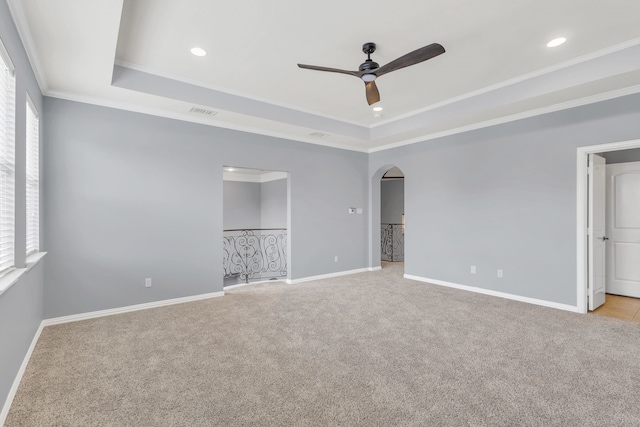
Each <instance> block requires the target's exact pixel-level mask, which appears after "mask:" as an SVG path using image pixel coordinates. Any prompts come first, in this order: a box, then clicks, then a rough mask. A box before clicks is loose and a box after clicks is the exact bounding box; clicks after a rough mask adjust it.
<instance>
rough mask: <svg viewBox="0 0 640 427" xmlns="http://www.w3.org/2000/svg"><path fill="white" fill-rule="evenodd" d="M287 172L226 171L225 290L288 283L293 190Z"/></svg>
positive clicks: (224, 222)
mask: <svg viewBox="0 0 640 427" xmlns="http://www.w3.org/2000/svg"><path fill="white" fill-rule="evenodd" d="M288 181H289V179H288V174H287V173H286V172H279V171H271V170H262V169H247V168H239V167H230V166H225V167H224V168H223V235H222V245H223V259H222V265H223V270H224V279H223V287H224V289H230V288H231V287H236V286H242V285H246V284H249V283H258V282H265V281H269V280H286V279H287V278H288V275H289V271H290V262H289V250H288V248H289V247H290V245H289V233H288V224H289V211H290V210H289V196H288V194H289V189H288Z"/></svg>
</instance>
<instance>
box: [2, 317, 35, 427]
mask: <svg viewBox="0 0 640 427" xmlns="http://www.w3.org/2000/svg"><path fill="white" fill-rule="evenodd" d="M43 328H44V324H43V322H40V326H38V330H37V331H36V333H35V335H34V336H33V339H32V340H31V345H30V346H29V349H28V350H27V354H25V356H24V359H23V360H22V364H21V365H20V369H18V373H17V374H16V378H15V379H14V380H13V384H12V385H11V389H9V394H8V395H7V399H6V400H5V401H4V406H3V407H2V411H1V412H0V426H3V425H4V422H5V421H6V419H7V415H9V409H10V408H11V404H12V403H13V398H14V397H16V393H17V392H18V387H19V386H20V381H22V376H23V375H24V372H25V371H26V369H27V365H28V364H29V360H31V355H32V354H33V350H34V349H35V348H36V344H37V343H38V339H39V338H40V334H41V333H42V329H43Z"/></svg>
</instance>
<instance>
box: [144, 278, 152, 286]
mask: <svg viewBox="0 0 640 427" xmlns="http://www.w3.org/2000/svg"><path fill="white" fill-rule="evenodd" d="M144 287H145V288H150V287H151V277H147V278H146V279H144Z"/></svg>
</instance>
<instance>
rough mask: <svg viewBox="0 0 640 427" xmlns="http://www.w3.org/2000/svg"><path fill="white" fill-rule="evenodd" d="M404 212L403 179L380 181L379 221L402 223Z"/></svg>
mask: <svg viewBox="0 0 640 427" xmlns="http://www.w3.org/2000/svg"><path fill="white" fill-rule="evenodd" d="M403 213H404V180H403V179H391V180H382V181H381V182H380V221H381V222H382V223H383V224H402V214H403Z"/></svg>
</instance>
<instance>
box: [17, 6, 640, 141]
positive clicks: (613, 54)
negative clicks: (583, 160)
mask: <svg viewBox="0 0 640 427" xmlns="http://www.w3.org/2000/svg"><path fill="white" fill-rule="evenodd" d="M7 2H8V4H9V6H10V8H11V11H12V14H13V16H14V20H15V21H16V24H17V26H18V30H19V32H20V35H21V37H22V39H23V42H24V44H25V46H26V48H27V51H28V54H29V57H30V60H31V62H32V65H33V67H34V68H35V71H36V74H37V77H38V80H39V83H40V85H41V87H42V89H43V92H44V93H45V94H46V95H50V96H56V97H61V98H66V99H73V100H78V101H86V102H91V103H95V104H100V105H108V106H115V107H119V108H125V109H129V110H133V111H141V112H147V113H150V114H156V115H161V116H166V117H173V118H178V119H182V120H190V121H195V122H200V123H205V124H211V125H214V126H221V127H228V128H232V129H240V130H245V131H249V132H254V133H260V134H265V135H273V136H280V137H285V138H290V139H295V140H299V141H303V142H311V143H317V144H324V145H329V146H336V147H341V148H348V149H354V150H360V151H376V150H380V149H384V148H387V147H391V146H397V145H402V144H406V143H411V142H415V141H420V140H425V139H429V138H433V137H437V136H441V135H447V134H451V133H455V132H459V131H464V130H468V129H473V128H478V127H482V126H487V125H491V124H495V123H500V122H505V121H509V120H514V119H517V118H522V117H527V116H531V115H535V114H541V113H544V112H548V111H555V110H559V109H563V108H568V107H571V106H576V105H583V104H587V103H591V102H596V101H599V100H603V99H609V98H612V97H616V96H622V95H625V94H629V93H636V92H640V25H638V18H637V17H638V16H640V2H639V1H637V0H609V1H607V2H603V1H601V0H563V1H559V2H548V1H540V0H485V1H483V2H478V1H473V0H430V1H424V0H396V1H394V2H389V1H378V0H374V1H371V0H369V1H364V0H350V1H347V2H345V1H344V0H325V1H322V2H311V1H291V0H289V1H287V0H271V1H268V2H265V1H259V0H245V1H242V2H219V1H211V0H181V1H175V0H124V1H123V0H92V1H84V0H56V1H55V2H53V1H49V2H44V1H37V2H36V1H26V0H7ZM558 36H564V37H567V39H568V41H567V42H566V43H565V44H564V45H562V46H559V47H556V48H547V47H546V43H547V41H549V40H551V39H552V38H555V37H558ZM369 41H371V42H375V43H376V44H377V45H378V49H377V51H376V52H375V53H374V54H373V55H372V57H373V59H374V60H375V61H376V62H378V63H379V64H380V65H384V64H386V63H388V62H390V61H392V60H394V59H395V58H397V57H399V56H401V55H404V54H406V53H408V52H410V51H412V50H415V49H417V48H420V47H422V46H425V45H427V44H430V43H433V42H438V43H440V44H442V45H443V46H444V47H445V49H446V50H447V52H446V53H445V54H443V55H440V56H438V57H436V58H433V59H431V60H429V61H426V62H423V63H420V64H417V65H414V66H411V67H408V68H406V69H402V70H398V71H394V72H392V73H389V74H387V75H384V76H382V77H380V78H379V79H378V80H377V84H378V88H379V90H380V94H381V99H382V100H381V102H380V105H381V106H383V107H384V111H383V112H382V114H383V116H382V117H375V116H374V113H373V111H372V110H371V107H370V106H368V105H367V103H366V100H365V93H364V84H363V83H362V81H359V80H358V79H356V78H354V77H352V76H348V75H343V74H335V73H323V72H317V71H311V70H302V69H299V68H298V67H297V66H296V64H297V63H305V64H312V65H321V66H328V67H334V68H342V69H349V70H357V68H358V65H359V64H360V63H361V62H363V61H364V59H366V57H365V55H364V54H363V53H362V51H361V47H362V44H363V43H365V42H369ZM194 46H199V47H201V48H204V49H205V50H206V51H207V52H208V54H207V56H205V57H196V56H193V55H192V54H191V53H190V52H189V50H190V49H191V48H192V47H194ZM194 106H195V107H200V108H205V109H209V110H213V111H215V113H216V114H215V115H206V114H200V113H194V112H190V110H191V109H192V107H194Z"/></svg>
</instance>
